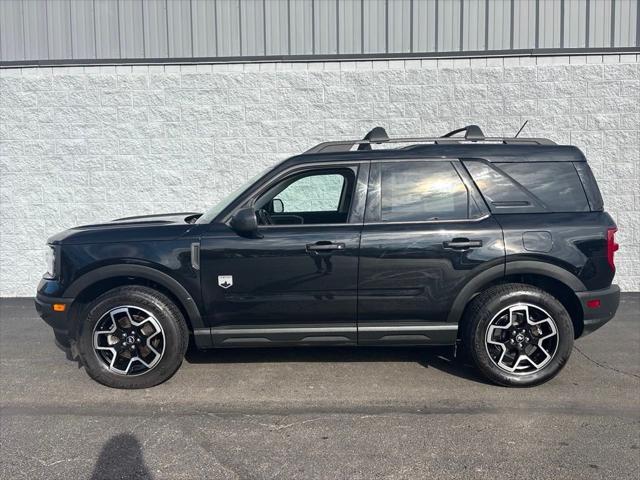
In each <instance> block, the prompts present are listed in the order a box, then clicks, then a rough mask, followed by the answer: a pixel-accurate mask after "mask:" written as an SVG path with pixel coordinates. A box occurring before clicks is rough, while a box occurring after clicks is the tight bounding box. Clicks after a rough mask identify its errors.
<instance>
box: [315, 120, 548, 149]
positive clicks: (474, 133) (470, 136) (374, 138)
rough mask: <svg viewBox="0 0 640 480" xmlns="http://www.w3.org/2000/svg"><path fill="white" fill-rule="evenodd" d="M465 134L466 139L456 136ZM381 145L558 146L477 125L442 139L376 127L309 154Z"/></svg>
mask: <svg viewBox="0 0 640 480" xmlns="http://www.w3.org/2000/svg"><path fill="white" fill-rule="evenodd" d="M461 132H465V134H464V137H460V136H458V137H456V136H455V135H456V134H458V133H461ZM374 143H376V144H380V143H415V144H419V143H433V144H437V145H455V144H473V143H494V144H509V145H514V144H520V145H556V143H555V142H553V141H552V140H549V139H547V138H515V137H485V136H484V133H482V130H481V129H480V127H479V126H477V125H467V126H466V127H463V128H459V129H457V130H453V131H451V132H449V133H447V134H445V135H443V136H442V137H407V138H389V136H388V135H387V132H386V130H385V129H384V128H382V127H375V128H374V129H373V130H371V131H370V132H369V133H367V134H366V135H365V137H364V138H363V139H362V140H338V141H335V142H323V143H319V144H318V145H316V146H315V147H312V148H310V149H309V150H307V151H306V152H304V153H305V154H308V153H335V152H348V151H350V150H351V149H352V148H353V147H354V146H356V145H357V146H358V150H371V145H372V144H374Z"/></svg>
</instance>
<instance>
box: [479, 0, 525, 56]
mask: <svg viewBox="0 0 640 480" xmlns="http://www.w3.org/2000/svg"><path fill="white" fill-rule="evenodd" d="M513 23H514V26H513V48H515V49H518V48H535V46H536V2H535V0H518V1H516V2H514V6H513ZM489 48H491V46H490V47H489Z"/></svg>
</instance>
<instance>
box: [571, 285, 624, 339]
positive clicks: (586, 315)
mask: <svg viewBox="0 0 640 480" xmlns="http://www.w3.org/2000/svg"><path fill="white" fill-rule="evenodd" d="M576 295H577V296H578V300H579V301H580V305H581V306H582V312H583V322H584V329H583V330H582V335H581V336H585V335H587V334H589V333H591V332H594V331H596V330H597V329H599V328H600V327H601V326H603V325H604V324H605V323H607V322H608V321H609V320H611V319H612V318H613V317H614V315H615V314H616V311H617V310H618V305H619V304H620V287H618V285H611V286H610V287H608V288H605V289H602V290H590V291H587V292H576ZM595 300H599V301H600V305H599V306H597V307H590V306H589V305H588V302H590V301H595Z"/></svg>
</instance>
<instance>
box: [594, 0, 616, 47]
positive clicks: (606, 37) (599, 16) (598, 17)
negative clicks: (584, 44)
mask: <svg viewBox="0 0 640 480" xmlns="http://www.w3.org/2000/svg"><path fill="white" fill-rule="evenodd" d="M610 45H611V0H597V1H595V0H592V1H591V7H590V12H589V47H608V46H610Z"/></svg>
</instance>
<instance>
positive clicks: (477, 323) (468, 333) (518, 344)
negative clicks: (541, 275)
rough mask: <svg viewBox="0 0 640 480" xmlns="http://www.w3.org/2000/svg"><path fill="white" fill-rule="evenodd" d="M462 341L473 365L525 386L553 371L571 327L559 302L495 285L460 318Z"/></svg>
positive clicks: (567, 348) (566, 350) (526, 289)
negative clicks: (463, 322) (463, 318)
mask: <svg viewBox="0 0 640 480" xmlns="http://www.w3.org/2000/svg"><path fill="white" fill-rule="evenodd" d="M465 327H466V328H465V330H464V338H463V342H464V344H465V346H467V347H468V348H469V351H470V354H471V357H472V359H473V360H474V362H475V364H476V366H477V367H478V369H479V370H480V371H481V372H482V373H483V374H484V375H485V376H486V377H487V378H488V379H490V380H491V381H493V382H495V383H497V384H500V385H505V386H513V387H529V386H533V385H538V384H540V383H544V382H546V381H548V380H550V379H551V378H553V377H554V376H556V375H557V374H558V372H559V371H560V370H561V369H562V367H564V365H565V364H566V363H567V360H568V359H569V356H570V355H571V349H572V347H573V339H574V331H573V324H572V322H571V318H570V316H569V314H568V313H567V311H566V309H565V308H564V306H563V305H562V304H561V303H560V302H559V301H558V300H557V299H556V298H555V297H553V296H552V295H550V294H549V293H547V292H545V291H543V290H540V289H538V288H536V287H533V286H530V285H525V284H515V283H513V284H507V285H497V286H495V287H492V288H490V289H488V290H486V291H485V292H483V293H481V294H480V295H478V297H476V298H475V299H474V300H473V303H472V304H471V305H470V306H469V309H468V312H467V314H466V317H465Z"/></svg>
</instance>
